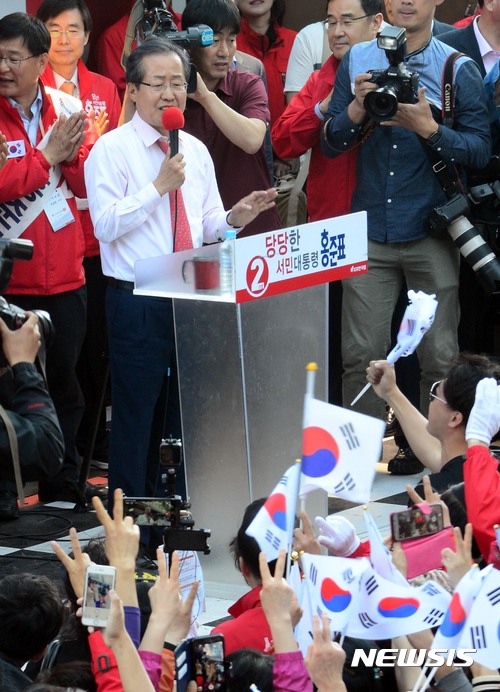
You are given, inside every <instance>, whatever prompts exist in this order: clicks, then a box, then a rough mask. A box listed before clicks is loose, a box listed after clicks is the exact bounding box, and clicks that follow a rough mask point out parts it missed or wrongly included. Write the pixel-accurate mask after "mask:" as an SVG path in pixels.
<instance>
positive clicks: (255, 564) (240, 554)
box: [212, 498, 276, 654]
mask: <svg viewBox="0 0 500 692" xmlns="http://www.w3.org/2000/svg"><path fill="white" fill-rule="evenodd" d="M265 501H266V498H260V499H259V500H254V501H253V502H251V503H250V504H249V505H248V506H247V508H246V509H245V513H244V514H243V519H242V522H241V526H240V528H239V529H238V533H237V534H236V536H235V537H234V538H233V539H232V541H231V543H230V544H229V549H230V551H231V553H232V555H233V558H234V563H235V565H236V568H237V569H238V570H239V571H240V572H241V574H242V575H243V578H244V580H245V582H246V583H247V584H248V586H249V587H250V588H251V590H250V591H249V592H248V593H246V594H244V595H243V596H242V597H241V598H240V599H239V600H238V601H236V603H234V605H232V606H231V607H230V608H229V610H228V613H229V614H230V615H232V616H233V619H232V620H227V621H226V622H223V623H221V624H220V625H217V627H215V628H214V629H213V630H212V633H213V634H223V635H224V648H225V653H226V654H228V653H232V652H233V651H238V649H242V648H248V647H250V648H252V649H257V651H261V652H262V653H265V654H266V653H272V651H273V648H272V635H271V629H270V627H269V624H268V622H267V619H266V616H265V614H264V611H263V610H262V605H261V602H260V592H261V591H262V577H261V574H260V567H259V554H260V548H259V544H258V543H257V541H256V540H255V538H253V537H252V536H248V535H247V533H246V530H247V528H248V527H249V526H250V524H251V523H252V521H253V520H254V519H255V517H256V515H257V513H258V512H259V510H260V509H261V508H262V506H263V504H264V502H265ZM275 565H276V560H273V561H272V562H270V563H269V567H270V570H271V573H274V567H275Z"/></svg>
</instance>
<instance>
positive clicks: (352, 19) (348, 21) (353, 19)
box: [324, 14, 373, 29]
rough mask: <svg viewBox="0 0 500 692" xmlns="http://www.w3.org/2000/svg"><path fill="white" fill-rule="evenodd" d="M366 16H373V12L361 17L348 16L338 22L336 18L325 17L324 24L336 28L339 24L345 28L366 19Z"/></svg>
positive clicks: (328, 27) (329, 27)
mask: <svg viewBox="0 0 500 692" xmlns="http://www.w3.org/2000/svg"><path fill="white" fill-rule="evenodd" d="M366 17H373V15H372V14H363V15H362V16H361V17H346V18H345V19H340V20H339V21H338V22H337V21H336V20H335V19H325V21H324V25H325V27H326V28H327V29H336V28H337V27H338V26H343V27H344V29H348V28H349V27H350V26H352V25H353V24H354V22H358V21H359V20H360V19H366Z"/></svg>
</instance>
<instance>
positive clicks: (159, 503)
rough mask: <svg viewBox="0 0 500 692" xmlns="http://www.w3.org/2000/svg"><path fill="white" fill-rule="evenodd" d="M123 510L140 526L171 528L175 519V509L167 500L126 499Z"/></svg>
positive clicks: (147, 498) (149, 498)
mask: <svg viewBox="0 0 500 692" xmlns="http://www.w3.org/2000/svg"><path fill="white" fill-rule="evenodd" d="M123 510H124V515H125V516H126V517H132V519H133V520H134V523H135V524H138V525H139V526H171V525H172V521H173V519H174V517H175V508H174V506H173V504H172V502H171V501H170V500H167V499H166V498H164V499H162V498H155V497H124V498H123Z"/></svg>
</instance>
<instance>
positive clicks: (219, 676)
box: [175, 634, 226, 692]
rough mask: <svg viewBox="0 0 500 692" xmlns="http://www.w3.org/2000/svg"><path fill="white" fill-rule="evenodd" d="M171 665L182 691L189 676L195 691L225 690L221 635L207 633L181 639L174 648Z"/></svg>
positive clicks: (179, 691) (179, 688) (223, 691)
mask: <svg viewBox="0 0 500 692" xmlns="http://www.w3.org/2000/svg"><path fill="white" fill-rule="evenodd" d="M175 667H176V679H177V690H178V692H185V690H186V688H187V685H188V683H189V681H190V680H194V681H195V682H196V689H197V691H198V692H213V691H215V690H218V691H219V692H225V690H226V679H225V664H224V637H223V636H222V635H220V634H210V635H208V636H206V637H193V638H192V639H186V640H184V641H183V642H181V643H180V644H179V646H178V647H177V648H176V650H175Z"/></svg>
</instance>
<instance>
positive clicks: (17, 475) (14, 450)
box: [0, 404, 24, 507]
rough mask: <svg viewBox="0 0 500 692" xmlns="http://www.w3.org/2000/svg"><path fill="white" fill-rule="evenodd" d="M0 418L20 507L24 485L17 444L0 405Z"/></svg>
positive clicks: (5, 413) (7, 418) (9, 423)
mask: <svg viewBox="0 0 500 692" xmlns="http://www.w3.org/2000/svg"><path fill="white" fill-rule="evenodd" d="M0 418H1V419H2V420H3V422H4V424H5V429H6V430H7V437H8V438H9V445H10V453H11V456H12V464H13V466H14V479H15V481H16V489H17V495H18V497H19V502H20V503H21V507H22V506H23V505H24V485H23V479H22V476H21V464H20V463H19V446H18V444H17V435H16V431H15V429H14V425H13V424H12V421H11V420H10V418H9V415H8V413H7V411H6V410H5V409H4V407H3V406H2V405H1V404H0Z"/></svg>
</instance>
